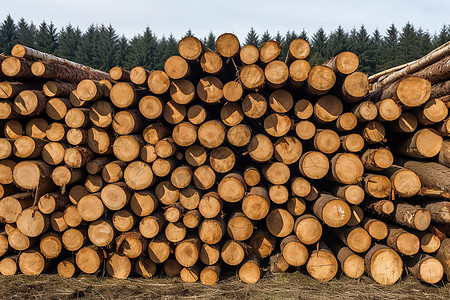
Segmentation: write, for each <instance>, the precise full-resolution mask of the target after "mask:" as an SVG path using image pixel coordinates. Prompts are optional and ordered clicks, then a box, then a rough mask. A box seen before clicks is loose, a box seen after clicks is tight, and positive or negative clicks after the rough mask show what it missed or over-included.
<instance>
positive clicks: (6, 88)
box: [0, 69, 54, 100]
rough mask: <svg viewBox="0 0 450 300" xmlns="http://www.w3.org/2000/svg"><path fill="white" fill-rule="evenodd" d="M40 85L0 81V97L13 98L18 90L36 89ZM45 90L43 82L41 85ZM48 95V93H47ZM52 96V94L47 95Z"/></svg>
mask: <svg viewBox="0 0 450 300" xmlns="http://www.w3.org/2000/svg"><path fill="white" fill-rule="evenodd" d="M0 72H1V69H0ZM40 87H41V86H39V84H32V83H22V82H18V81H17V82H15V81H2V82H0V99H3V100H5V99H12V98H15V97H16V96H17V95H18V94H19V93H20V92H22V91H24V90H38V89H40ZM43 90H44V92H45V84H44V87H43ZM47 96H48V95H47ZM49 97H54V96H49Z"/></svg>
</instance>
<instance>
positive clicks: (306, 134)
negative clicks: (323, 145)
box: [295, 120, 316, 140]
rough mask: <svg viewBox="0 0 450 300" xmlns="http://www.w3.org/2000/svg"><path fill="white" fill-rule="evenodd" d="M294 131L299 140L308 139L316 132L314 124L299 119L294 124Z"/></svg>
mask: <svg viewBox="0 0 450 300" xmlns="http://www.w3.org/2000/svg"><path fill="white" fill-rule="evenodd" d="M295 133H296V134H297V136H298V137H299V138H300V139H301V140H309V139H311V138H312V137H313V136H314V135H315V134H316V126H315V125H314V123H312V122H310V121H306V120H304V121H300V122H298V123H297V124H296V125H295Z"/></svg>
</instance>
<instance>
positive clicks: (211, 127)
mask: <svg viewBox="0 0 450 300" xmlns="http://www.w3.org/2000/svg"><path fill="white" fill-rule="evenodd" d="M225 134H226V128H225V126H224V125H223V124H222V123H221V122H219V121H217V120H211V121H207V122H205V123H203V124H202V125H200V127H199V128H198V132H197V135H198V140H199V142H200V144H201V145H202V146H204V147H207V148H217V147H218V146H220V145H221V144H222V143H223V142H224V140H225Z"/></svg>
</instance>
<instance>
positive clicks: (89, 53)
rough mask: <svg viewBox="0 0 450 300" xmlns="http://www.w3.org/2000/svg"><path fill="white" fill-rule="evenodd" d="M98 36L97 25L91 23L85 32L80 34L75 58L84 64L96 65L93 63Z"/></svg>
mask: <svg viewBox="0 0 450 300" xmlns="http://www.w3.org/2000/svg"><path fill="white" fill-rule="evenodd" d="M98 38H99V32H98V27H97V26H94V24H91V25H90V26H89V27H88V29H87V30H86V32H85V33H84V34H83V35H82V36H81V40H80V44H79V46H78V51H77V60H78V61H79V62H80V63H82V64H85V65H88V66H91V67H96V66H95V65H94V61H95V56H96V53H97V52H96V51H97V42H98Z"/></svg>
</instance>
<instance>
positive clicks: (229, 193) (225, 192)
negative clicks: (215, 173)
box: [217, 173, 247, 203]
mask: <svg viewBox="0 0 450 300" xmlns="http://www.w3.org/2000/svg"><path fill="white" fill-rule="evenodd" d="M217 192H218V194H219V196H220V198H222V199H223V200H224V201H227V202H232V203H234V202H238V201H240V200H241V199H242V198H243V197H244V195H245V193H246V192H247V185H246V184H245V181H244V177H242V175H241V174H239V173H228V174H227V175H225V176H224V177H223V178H222V180H220V182H219V185H218V188H217Z"/></svg>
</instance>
